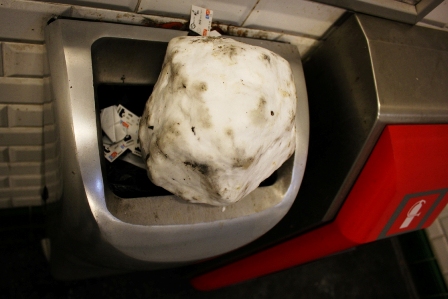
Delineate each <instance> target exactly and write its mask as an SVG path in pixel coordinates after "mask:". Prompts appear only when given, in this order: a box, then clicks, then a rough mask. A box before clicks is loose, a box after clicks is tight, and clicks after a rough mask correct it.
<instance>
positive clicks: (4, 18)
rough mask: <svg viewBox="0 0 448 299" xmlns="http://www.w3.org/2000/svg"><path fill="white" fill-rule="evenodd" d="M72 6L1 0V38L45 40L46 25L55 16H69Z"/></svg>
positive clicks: (24, 40) (26, 40)
mask: <svg viewBox="0 0 448 299" xmlns="http://www.w3.org/2000/svg"><path fill="white" fill-rule="evenodd" d="M70 10H71V6H69V5H55V4H50V3H41V2H35V1H12V0H0V39H1V40H5V41H20V42H28V41H31V42H43V41H44V39H45V38H44V25H45V24H46V23H47V21H48V20H49V19H51V18H52V17H53V16H69V15H70Z"/></svg>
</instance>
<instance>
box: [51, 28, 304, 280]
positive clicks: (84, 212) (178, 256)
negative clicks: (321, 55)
mask: <svg viewBox="0 0 448 299" xmlns="http://www.w3.org/2000/svg"><path fill="white" fill-rule="evenodd" d="M185 34H186V32H181V31H172V30H164V29H155V28H144V27H137V26H129V25H118V24H107V23H98V22H80V21H74V20H56V21H54V22H53V23H51V24H50V25H49V26H48V28H47V30H46V43H47V50H48V54H49V60H50V61H49V62H50V71H51V80H52V83H53V91H54V94H55V99H56V100H55V114H56V123H57V125H58V127H59V129H60V130H59V132H60V136H59V138H60V139H59V141H60V144H59V145H60V150H61V160H62V161H63V166H62V173H63V175H62V179H63V192H62V199H61V215H62V217H61V218H62V219H61V223H60V229H59V230H58V231H57V233H56V235H57V236H58V237H56V238H55V242H56V243H57V245H56V247H55V248H58V249H59V251H58V253H56V256H57V255H58V254H59V255H61V256H65V257H69V258H71V259H76V260H77V261H82V262H84V263H89V264H93V265H97V266H107V267H111V268H118V269H119V268H122V269H153V268H160V267H168V266H172V265H178V264H179V263H186V262H191V261H196V260H200V259H204V258H208V257H212V256H216V255H219V254H222V253H224V252H228V251H230V250H233V249H235V248H238V247H241V246H243V245H244V244H247V243H248V242H250V241H252V240H254V239H256V238H258V237H259V236H261V235H262V234H264V233H265V232H266V231H268V230H269V229H270V228H272V227H273V226H274V225H275V224H276V223H277V222H278V221H279V220H280V219H281V218H282V217H283V216H284V215H285V214H286V213H287V211H288V210H289V208H290V206H291V205H292V203H293V201H294V199H295V197H296V194H297V192H298V189H299V186H300V183H301V180H302V176H303V172H304V168H305V162H306V156H307V151H308V133H309V125H308V104H307V94H306V87H305V82H304V77H303V71H302V66H301V61H300V56H299V53H298V51H297V49H296V48H295V47H294V46H291V45H287V44H280V43H275V42H268V41H260V40H249V39H244V38H241V39H239V40H241V41H244V42H247V43H252V44H257V45H260V46H263V47H266V48H269V49H271V50H273V51H274V52H277V53H278V54H279V55H281V56H283V57H284V58H285V59H287V60H288V61H290V63H291V66H292V69H293V73H294V76H295V83H296V88H297V94H298V109H297V111H298V113H297V116H296V123H297V129H298V130H297V141H296V152H295V154H294V155H293V157H291V158H290V159H289V160H288V161H287V162H286V163H285V164H284V165H283V166H282V167H281V168H280V169H279V171H278V179H277V181H276V183H275V184H274V185H272V186H267V187H261V188H258V189H257V190H256V191H254V192H253V193H251V194H250V195H248V196H247V197H246V198H244V199H242V200H241V201H240V202H239V203H237V204H236V205H234V206H230V207H227V208H226V211H225V212H223V211H222V208H219V207H209V206H203V205H193V204H187V203H185V202H183V201H180V200H179V199H178V198H176V197H175V196H162V197H158V198H130V199H123V198H119V197H118V196H116V195H114V194H113V193H112V192H111V191H110V189H109V188H108V186H107V184H105V181H104V173H103V170H104V168H103V167H102V163H103V162H104V159H103V157H102V150H100V149H102V146H101V144H100V142H101V138H100V135H101V128H100V126H99V124H98V115H99V111H97V109H96V104H95V100H94V99H95V88H94V86H95V84H99V83H123V79H122V78H123V77H125V80H124V83H125V84H154V83H155V82H156V80H157V77H158V71H156V69H154V68H153V67H151V64H154V63H155V62H156V63H160V64H161V60H162V59H163V56H164V50H163V49H164V47H165V48H166V44H167V42H168V41H169V40H170V39H171V38H173V37H175V36H179V35H185ZM140 41H144V43H143V44H142V43H141V42H140ZM96 42H98V44H95V43H96ZM100 43H106V47H102V48H101V47H98V45H99V44H100ZM107 43H110V46H108V44H107ZM132 44H134V45H136V46H135V47H132V46H129V45H132ZM103 46H104V45H103ZM99 48H101V50H98V49H99ZM148 51H150V52H149V53H148ZM93 65H95V66H96V67H93ZM123 75H125V76H123ZM52 242H53V240H52ZM52 244H53V243H52ZM65 244H70V246H71V247H73V248H74V249H73V248H72V249H69V248H68V247H70V246H67V245H65ZM70 250H71V251H70ZM65 251H67V252H69V251H70V254H68V253H64V252H65ZM61 258H62V257H61ZM61 275H67V274H66V273H65V274H64V273H62V274H61ZM80 275H81V276H82V274H80Z"/></svg>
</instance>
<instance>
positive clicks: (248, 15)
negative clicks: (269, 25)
mask: <svg viewBox="0 0 448 299" xmlns="http://www.w3.org/2000/svg"><path fill="white" fill-rule="evenodd" d="M140 1H141V0H140ZM259 2H260V0H257V2H255V4H254V7H252V9H251V10H250V12H249V13H248V14H247V16H246V18H244V20H243V22H242V23H241V25H240V26H241V27H244V24H245V23H246V21H247V19H248V18H249V17H250V15H251V14H252V13H253V12H254V10H255V7H257V5H258V3H259Z"/></svg>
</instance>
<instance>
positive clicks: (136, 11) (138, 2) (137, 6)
mask: <svg viewBox="0 0 448 299" xmlns="http://www.w3.org/2000/svg"><path fill="white" fill-rule="evenodd" d="M141 3H142V0H138V1H137V5H136V6H135V9H134V12H135V13H138V8H139V7H140V4H141Z"/></svg>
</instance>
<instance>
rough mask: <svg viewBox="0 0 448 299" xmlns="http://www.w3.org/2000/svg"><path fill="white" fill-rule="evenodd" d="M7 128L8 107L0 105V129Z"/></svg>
mask: <svg viewBox="0 0 448 299" xmlns="http://www.w3.org/2000/svg"><path fill="white" fill-rule="evenodd" d="M7 126H8V106H7V105H0V127H7Z"/></svg>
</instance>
